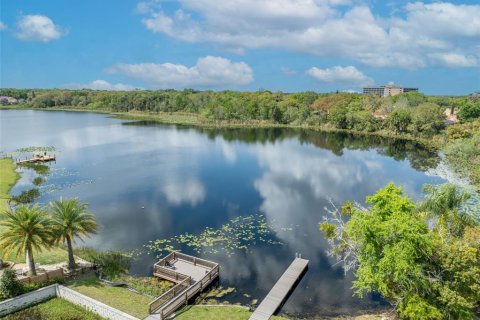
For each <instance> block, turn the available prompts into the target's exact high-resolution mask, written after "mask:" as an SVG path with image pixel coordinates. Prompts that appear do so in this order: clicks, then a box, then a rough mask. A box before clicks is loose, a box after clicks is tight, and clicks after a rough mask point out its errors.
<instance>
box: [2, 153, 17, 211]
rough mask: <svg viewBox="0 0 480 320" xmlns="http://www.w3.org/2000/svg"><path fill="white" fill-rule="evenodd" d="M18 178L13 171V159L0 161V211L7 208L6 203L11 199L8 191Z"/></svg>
mask: <svg viewBox="0 0 480 320" xmlns="http://www.w3.org/2000/svg"><path fill="white" fill-rule="evenodd" d="M19 178H20V175H19V174H18V172H16V171H15V164H14V163H13V159H11V158H3V159H0V211H4V210H7V209H8V208H9V206H8V201H9V200H10V198H11V195H10V190H11V189H12V187H13V186H14V185H15V183H16V182H17V180H18V179H19Z"/></svg>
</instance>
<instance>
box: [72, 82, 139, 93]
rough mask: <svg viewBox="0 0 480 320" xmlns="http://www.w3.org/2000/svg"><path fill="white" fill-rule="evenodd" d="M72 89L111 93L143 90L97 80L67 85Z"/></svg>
mask: <svg viewBox="0 0 480 320" xmlns="http://www.w3.org/2000/svg"><path fill="white" fill-rule="evenodd" d="M65 87H66V88H70V89H91V90H110V91H130V90H135V89H143V88H140V87H134V86H131V85H129V84H123V83H110V82H108V81H105V80H95V81H92V82H89V83H69V84H66V85H65Z"/></svg>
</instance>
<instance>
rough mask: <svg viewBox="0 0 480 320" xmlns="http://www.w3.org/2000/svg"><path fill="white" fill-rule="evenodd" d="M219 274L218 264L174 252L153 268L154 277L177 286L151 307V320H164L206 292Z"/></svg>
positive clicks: (156, 300)
mask: <svg viewBox="0 0 480 320" xmlns="http://www.w3.org/2000/svg"><path fill="white" fill-rule="evenodd" d="M219 274H220V266H219V265H218V263H215V262H212V261H208V260H204V259H200V258H197V257H193V256H189V255H186V254H184V253H180V252H172V253H170V254H169V255H167V256H166V257H165V258H163V259H161V260H160V261H158V262H157V263H155V264H154V266H153V275H154V276H155V277H158V278H161V279H165V280H168V281H171V282H174V283H175V285H174V286H173V287H172V288H170V289H169V290H168V291H166V292H165V293H163V294H162V295H161V296H158V297H156V298H155V299H154V300H153V301H151V302H150V303H149V305H148V312H149V314H150V315H149V316H148V317H147V318H145V319H148V320H164V319H166V318H168V317H169V316H170V315H172V314H173V313H174V312H175V311H176V310H177V309H178V308H180V307H181V306H183V305H186V304H187V303H188V301H189V300H190V299H191V298H192V297H194V296H195V295H197V294H198V293H199V292H201V291H203V289H205V288H206V287H207V286H208V285H209V284H210V283H212V281H214V280H215V279H216V278H217V277H218V276H219Z"/></svg>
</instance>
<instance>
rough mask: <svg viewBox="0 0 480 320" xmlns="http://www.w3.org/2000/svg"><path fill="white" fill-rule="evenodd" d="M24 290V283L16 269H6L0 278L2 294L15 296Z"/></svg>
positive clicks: (6, 296)
mask: <svg viewBox="0 0 480 320" xmlns="http://www.w3.org/2000/svg"><path fill="white" fill-rule="evenodd" d="M23 292H24V288H23V285H22V283H21V282H20V281H18V279H17V276H16V274H15V271H13V270H12V269H5V270H4V271H3V274H2V277H1V278H0V296H2V297H3V298H13V297H16V296H18V295H19V294H22V293H23Z"/></svg>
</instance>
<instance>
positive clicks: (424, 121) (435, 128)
mask: <svg viewBox="0 0 480 320" xmlns="http://www.w3.org/2000/svg"><path fill="white" fill-rule="evenodd" d="M445 119H446V117H445V114H444V113H443V110H442V108H440V107H439V106H438V105H437V104H434V103H430V102H427V103H422V104H420V105H418V106H417V107H416V108H414V109H413V111H412V126H413V130H412V131H413V132H415V133H417V132H420V133H422V132H423V133H426V134H429V135H430V134H435V133H438V132H440V131H441V130H442V129H444V128H445Z"/></svg>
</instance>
